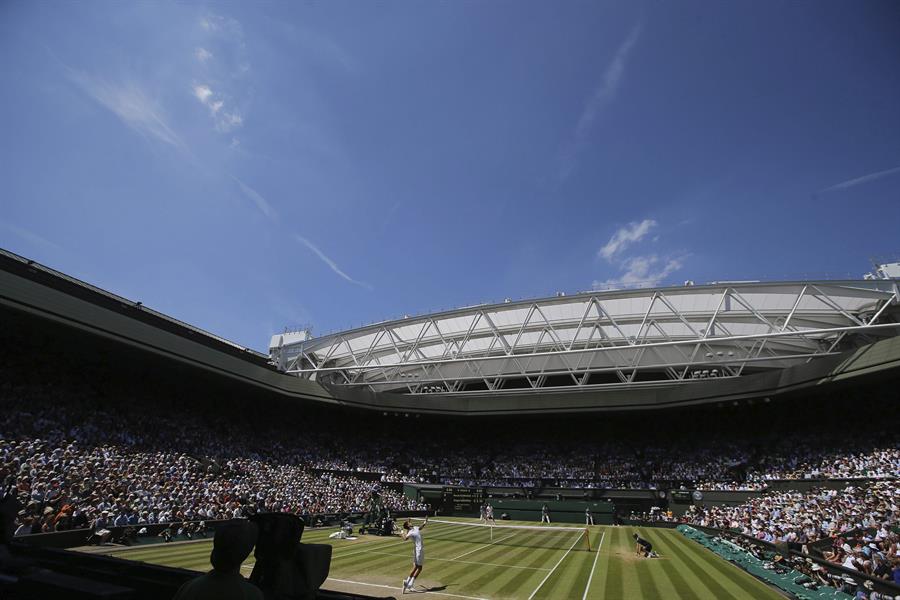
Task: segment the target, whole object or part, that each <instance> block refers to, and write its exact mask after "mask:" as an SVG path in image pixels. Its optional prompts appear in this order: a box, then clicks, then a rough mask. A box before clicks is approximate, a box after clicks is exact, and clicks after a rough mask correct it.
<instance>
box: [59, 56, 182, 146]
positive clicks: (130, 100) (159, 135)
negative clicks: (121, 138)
mask: <svg viewBox="0 0 900 600" xmlns="http://www.w3.org/2000/svg"><path fill="white" fill-rule="evenodd" d="M66 70H67V74H68V76H69V79H70V80H71V81H72V82H74V83H75V84H76V85H78V87H79V88H81V90H82V91H83V92H84V93H86V94H87V95H88V96H90V97H91V98H93V99H94V100H95V101H96V102H97V103H99V104H100V105H101V106H103V107H105V108H107V109H108V110H110V111H111V112H112V113H113V114H115V115H116V116H117V117H119V119H120V120H121V121H122V122H123V123H124V124H125V125H127V126H128V127H130V128H132V129H133V130H134V131H136V132H138V133H139V134H141V135H143V136H144V137H151V138H154V139H156V140H158V141H161V142H164V143H166V144H169V145H171V146H174V147H176V148H179V149H181V150H187V146H186V145H185V143H184V141H183V140H182V139H181V137H180V136H179V135H178V134H177V133H176V132H175V131H174V130H173V129H172V127H171V126H170V125H169V124H168V122H167V120H166V117H165V114H164V112H163V110H162V107H160V106H159V104H158V103H156V102H155V101H153V100H152V99H150V98H149V97H148V96H147V94H146V93H145V92H144V90H143V89H142V88H141V87H140V86H139V85H137V84H135V83H115V82H111V81H106V80H103V79H97V78H93V77H89V76H88V75H86V74H84V73H82V72H80V71H76V70H75V69H71V68H69V67H66Z"/></svg>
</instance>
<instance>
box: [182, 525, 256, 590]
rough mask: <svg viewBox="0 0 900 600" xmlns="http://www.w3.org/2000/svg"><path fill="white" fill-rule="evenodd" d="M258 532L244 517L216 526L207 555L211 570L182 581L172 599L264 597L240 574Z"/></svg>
mask: <svg viewBox="0 0 900 600" xmlns="http://www.w3.org/2000/svg"><path fill="white" fill-rule="evenodd" d="M258 535H259V531H258V529H257V527H256V525H254V524H253V523H249V522H246V521H241V522H235V523H229V524H227V525H224V526H222V527H219V528H218V529H216V535H215V537H214V538H213V551H212V554H210V555H209V562H210V563H212V567H213V570H212V571H210V572H209V573H207V574H206V575H201V576H200V577H198V578H196V579H192V580H190V581H188V582H187V583H185V584H184V585H182V586H181V588H180V589H179V590H178V593H177V594H175V598H174V599H173V600H263V593H262V592H261V591H260V590H259V588H258V587H256V586H255V585H253V584H252V583H250V582H249V581H247V580H246V579H244V577H243V576H242V575H241V564H243V562H244V561H245V560H247V557H248V556H250V552H252V551H253V546H255V545H256V538H257V536H258Z"/></svg>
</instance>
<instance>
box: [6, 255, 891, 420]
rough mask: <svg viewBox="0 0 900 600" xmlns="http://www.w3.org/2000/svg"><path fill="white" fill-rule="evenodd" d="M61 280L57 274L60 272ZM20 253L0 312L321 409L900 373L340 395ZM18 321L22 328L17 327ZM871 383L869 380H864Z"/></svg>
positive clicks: (721, 391)
mask: <svg viewBox="0 0 900 600" xmlns="http://www.w3.org/2000/svg"><path fill="white" fill-rule="evenodd" d="M59 275H61V274H59ZM59 275H58V274H57V272H56V271H53V270H52V269H45V268H40V266H39V265H37V264H36V263H33V262H29V261H27V260H25V259H22V258H21V257H18V256H17V255H13V254H11V253H8V252H2V251H0V308H2V310H4V311H6V310H9V311H10V312H6V313H4V314H12V313H15V314H23V315H29V316H28V318H35V319H40V320H41V321H42V322H49V323H51V324H52V326H53V327H55V326H57V325H58V326H59V327H66V328H67V330H69V329H71V330H77V331H80V332H84V334H85V335H91V336H94V337H101V338H106V339H110V340H113V341H115V342H119V343H122V344H125V345H128V346H131V347H133V348H137V349H139V350H141V351H143V352H147V353H148V354H149V355H153V356H161V357H164V358H169V359H172V360H175V361H179V362H181V363H183V364H186V365H188V366H190V367H193V368H196V369H202V370H205V371H207V372H210V373H213V374H215V375H217V376H221V377H223V380H226V381H240V382H243V383H245V384H248V385H252V386H254V387H255V388H257V389H261V390H265V391H267V392H274V393H276V394H278V395H280V396H281V397H283V398H285V399H289V400H298V401H311V402H316V403H318V404H320V405H336V406H346V407H352V408H358V409H365V410H372V411H382V412H394V413H423V414H425V413H428V414H437V415H448V416H451V415H456V416H464V417H481V416H490V415H502V414H556V413H573V412H588V413H596V412H604V411H625V410H652V409H663V408H679V407H686V406H692V405H700V404H711V403H719V402H731V401H742V400H745V399H753V398H761V397H769V396H772V397H775V396H777V395H780V394H782V393H786V392H793V391H795V390H801V389H814V388H815V387H816V386H819V385H821V384H825V383H829V382H832V381H838V380H851V381H853V382H856V381H859V380H860V378H859V376H866V378H868V377H869V376H877V377H879V378H880V377H882V376H884V377H891V378H894V377H897V376H898V375H900V337H898V338H891V339H888V340H881V341H878V342H875V343H874V344H871V345H869V346H866V347H864V348H861V349H859V350H857V351H855V353H854V352H850V353H843V354H840V355H834V356H828V357H826V358H823V359H820V360H819V361H817V362H815V363H810V364H805V365H799V366H797V367H790V368H787V369H784V370H782V371H779V372H767V373H759V374H753V375H748V376H746V377H742V378H740V380H738V379H731V380H728V379H722V380H706V382H705V383H704V384H698V385H692V384H690V383H689V384H687V385H680V384H676V382H635V383H634V384H631V385H629V386H627V387H624V388H622V389H617V390H600V389H597V390H586V392H585V393H576V392H574V391H572V390H565V389H560V388H546V389H543V390H542V391H541V392H540V393H533V392H531V391H523V392H522V393H512V394H508V395H506V396H503V397H500V396H499V395H497V394H490V393H485V394H481V395H475V394H473V395H467V396H463V397H445V396H441V395H439V394H434V395H427V394H409V395H405V394H393V393H378V392H371V391H369V390H366V389H338V388H336V387H335V386H331V385H323V384H322V383H320V382H317V381H309V380H306V379H302V378H299V377H294V376H290V375H287V374H284V373H281V372H278V371H276V370H274V369H273V368H272V367H271V366H270V365H268V364H266V362H265V361H264V360H263V357H259V356H255V355H251V354H250V353H248V352H245V351H243V350H242V349H240V348H239V347H236V346H235V345H233V344H225V343H221V341H220V338H216V337H215V336H207V335H200V334H198V333H196V332H199V331H201V330H198V329H197V328H192V327H183V326H181V324H180V322H178V321H176V320H173V319H164V318H161V317H160V316H157V315H156V314H155V312H153V313H151V312H150V311H148V310H146V309H138V308H137V307H136V306H134V305H133V304H128V303H123V302H122V300H124V299H122V298H121V297H119V296H116V295H114V294H109V293H102V290H99V288H95V287H94V286H90V285H88V284H83V282H78V281H77V280H74V278H69V277H67V276H64V277H60V276H59ZM23 322H24V321H23ZM867 380H868V379H867Z"/></svg>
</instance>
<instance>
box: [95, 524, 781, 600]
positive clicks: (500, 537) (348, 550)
mask: <svg viewBox="0 0 900 600" xmlns="http://www.w3.org/2000/svg"><path fill="white" fill-rule="evenodd" d="M528 525H534V523H528ZM334 531H335V530H334V529H328V530H308V531H306V532H305V533H304V535H303V541H304V542H307V543H328V544H332V545H333V546H334V554H333V557H332V561H331V572H330V576H329V580H328V581H327V582H326V584H325V586H324V587H325V588H329V589H338V590H346V591H355V592H357V593H362V594H369V595H372V596H378V597H390V596H397V597H399V596H400V595H401V594H400V582H401V581H402V580H403V578H405V577H406V576H407V575H408V573H409V570H410V568H411V566H412V542H409V541H407V542H402V541H400V539H399V538H398V537H393V538H391V537H375V536H360V538H359V539H358V540H356V541H348V540H329V539H328V535H329V534H330V533H332V532H334ZM634 531H636V529H635V528H632V527H604V526H597V527H591V528H590V536H591V545H592V547H593V551H586V550H584V549H583V547H582V546H581V544H577V545H576V546H575V547H573V548H572V549H571V550H569V548H570V546H571V544H572V543H573V542H574V541H575V540H576V539H577V535H578V534H577V533H572V532H545V531H512V530H502V531H501V530H499V529H498V530H495V533H494V538H493V539H494V541H493V543H491V541H490V538H489V537H486V535H485V532H484V531H483V530H475V529H469V528H466V529H465V530H462V528H459V527H456V526H453V525H446V524H441V523H434V522H432V523H429V525H428V527H427V528H426V529H425V530H424V531H423V539H424V541H425V567H424V570H423V572H422V575H421V576H420V577H419V578H418V579H417V581H416V583H417V591H418V592H419V593H420V594H422V592H425V591H426V590H427V593H425V594H422V595H427V596H433V597H434V598H435V600H447V599H449V598H491V599H508V600H537V599H547V598H554V599H555V598H559V599H569V598H572V599H576V600H578V599H582V600H586V599H588V598H592V599H601V598H603V599H620V598H661V599H666V600H671V599H675V598H683V599H700V598H710V599H713V598H714V599H717V600H728V599H735V600H751V599H780V598H781V596H780V595H779V594H777V593H776V592H774V591H773V590H771V589H770V588H768V587H767V586H765V585H764V584H762V583H761V582H759V581H757V580H756V579H754V578H753V577H751V576H750V575H748V574H746V573H744V572H743V571H741V570H740V569H738V568H736V567H734V566H733V565H731V564H729V563H727V562H726V561H724V560H722V559H721V558H719V557H718V556H716V555H715V554H713V553H712V552H710V551H709V550H707V549H705V548H703V547H702V546H700V545H699V544H696V543H695V542H693V541H691V540H688V539H687V538H685V537H684V536H682V535H681V534H680V533H678V532H677V531H674V530H669V529H652V528H642V529H641V530H640V533H641V535H642V536H643V537H645V538H646V539H648V540H649V541H650V542H651V543H652V544H653V547H654V549H655V550H657V551H658V552H659V554H660V558H655V559H642V558H638V557H636V556H635V554H634V545H633V542H632V539H631V534H632V533H633V532H634ZM510 532H512V533H510ZM507 536H510V537H507ZM211 544H212V542H211V541H210V540H203V541H199V542H189V543H180V544H158V545H148V546H138V547H133V548H125V549H117V550H113V551H110V554H111V555H113V556H118V557H120V558H127V559H132V560H139V561H145V562H150V563H155V564H160V565H168V566H173V567H182V568H186V569H194V570H197V571H207V570H208V569H209V568H210V567H209V552H210V549H211ZM252 561H253V559H252V556H251V558H250V559H249V560H248V562H247V563H246V564H245V566H244V567H243V571H244V574H245V575H249V573H250V570H251V569H252V564H253V562H252ZM409 597H410V595H409V594H407V595H406V598H409ZM412 597H414V596H412Z"/></svg>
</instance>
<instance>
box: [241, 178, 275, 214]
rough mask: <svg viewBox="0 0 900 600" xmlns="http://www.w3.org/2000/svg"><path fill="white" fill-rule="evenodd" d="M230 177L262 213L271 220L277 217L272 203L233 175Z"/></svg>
mask: <svg viewBox="0 0 900 600" xmlns="http://www.w3.org/2000/svg"><path fill="white" fill-rule="evenodd" d="M231 178H232V179H233V180H234V182H235V183H236V184H237V185H238V187H239V188H240V189H241V192H243V193H244V195H245V196H247V198H249V199H250V200H251V201H252V202H253V204H255V205H256V208H258V209H259V211H260V212H261V213H262V214H264V215H265V216H266V217H268V218H269V219H272V220H275V219H277V218H278V213H276V212H275V209H274V208H272V205H271V204H269V202H268V201H267V200H266V199H265V198H263V197H262V194H260V193H259V192H257V191H256V190H254V189H253V188H252V187H250V186H249V185H247V184H246V183H244V182H243V181H241V180H240V179H238V178H237V177H235V176H234V175H232V176H231Z"/></svg>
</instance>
